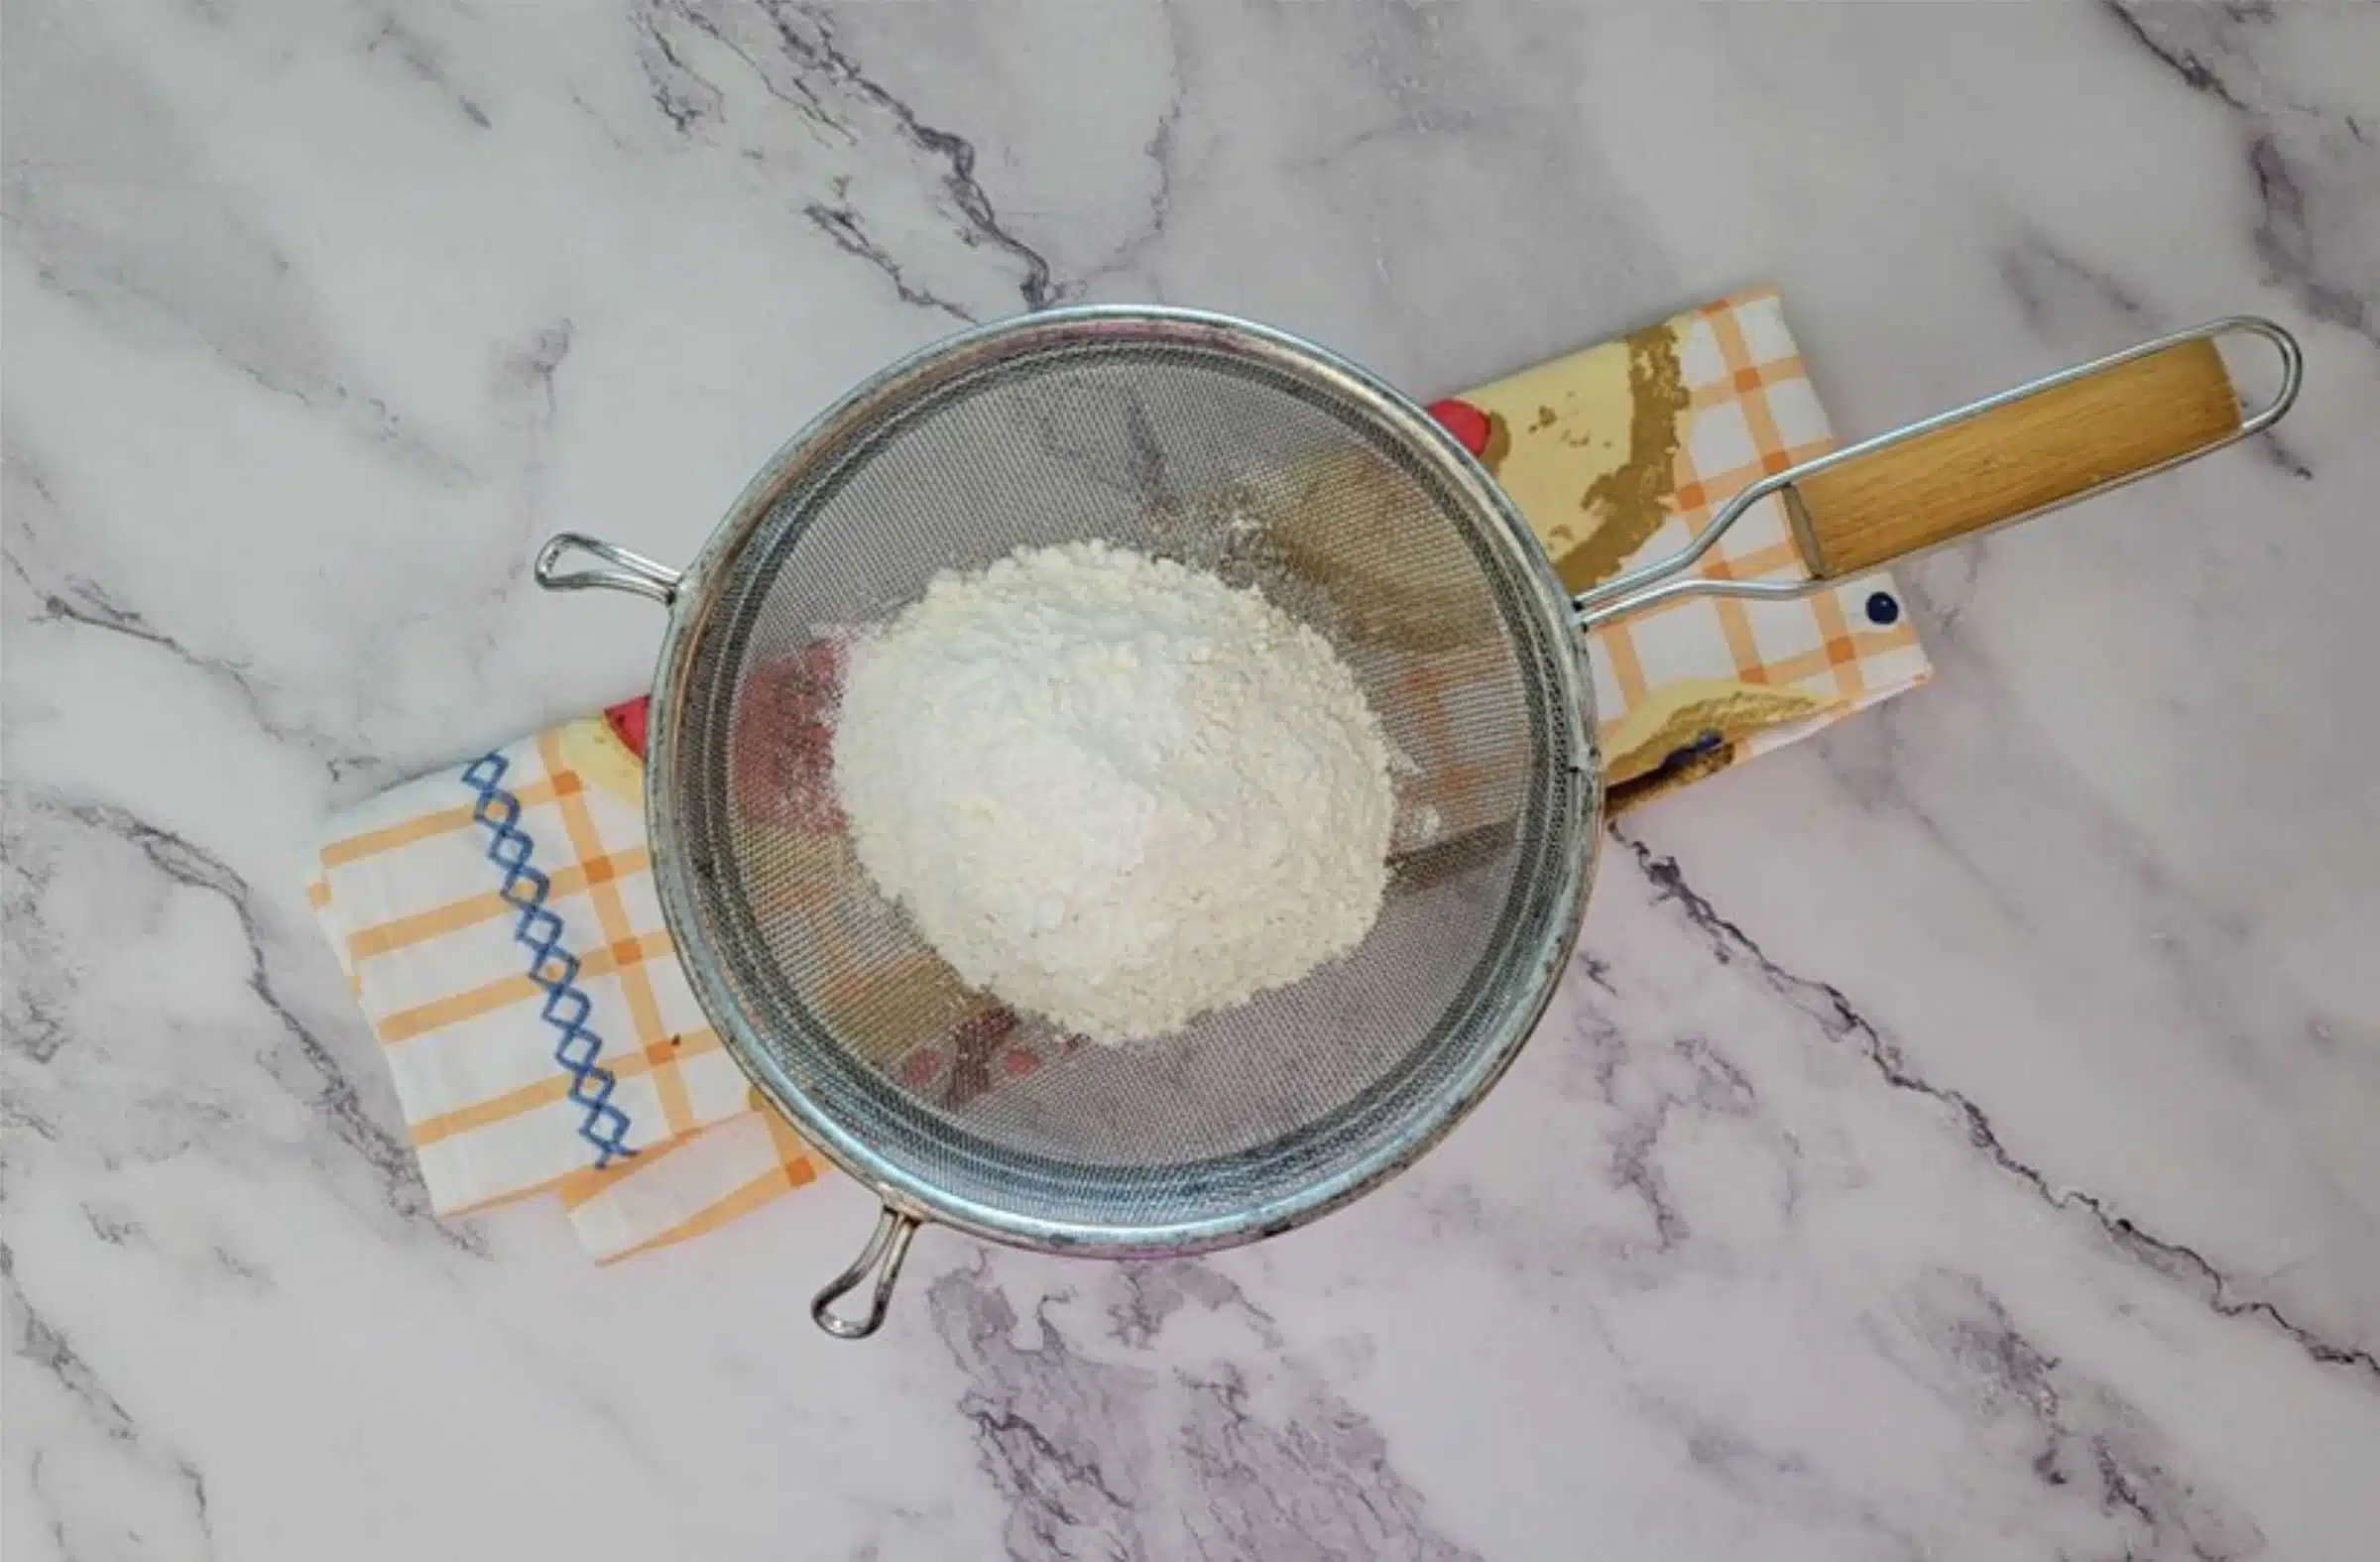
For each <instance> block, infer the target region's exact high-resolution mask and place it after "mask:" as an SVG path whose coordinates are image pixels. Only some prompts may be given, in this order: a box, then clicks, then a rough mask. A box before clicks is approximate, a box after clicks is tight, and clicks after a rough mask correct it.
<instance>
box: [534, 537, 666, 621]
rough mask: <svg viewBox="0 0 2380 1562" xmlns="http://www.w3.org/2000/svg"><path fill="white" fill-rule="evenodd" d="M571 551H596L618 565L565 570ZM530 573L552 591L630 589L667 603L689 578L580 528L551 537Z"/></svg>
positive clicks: (538, 555)
mask: <svg viewBox="0 0 2380 1562" xmlns="http://www.w3.org/2000/svg"><path fill="white" fill-rule="evenodd" d="M571 553H592V554H594V555H595V556H596V557H597V558H600V559H602V560H603V561H604V562H605V563H607V564H612V565H615V566H617V567H615V568H612V569H572V570H563V569H562V568H561V567H560V565H561V562H562V560H563V558H565V557H567V556H568V555H569V554H571ZM530 573H531V574H532V575H534V576H535V577H536V582H537V584H538V585H540V586H543V587H544V588H545V589H546V590H548V591H591V590H596V589H602V590H606V591H627V592H631V593H633V594H635V595H637V596H641V597H651V598H652V599H653V600H654V601H655V602H658V603H659V604H660V605H661V606H663V607H667V606H669V604H671V603H672V602H675V601H676V600H677V587H678V583H679V582H680V581H682V580H684V579H685V578H686V577H685V576H684V575H682V574H680V573H679V572H678V571H676V570H674V569H671V568H670V567H669V566H668V565H666V564H656V563H654V561H653V560H652V559H650V558H647V557H646V556H645V555H644V554H642V553H632V552H630V551H629V550H628V549H627V548H625V547H619V546H615V545H614V544H612V543H610V542H606V541H603V540H602V539H600V538H592V537H585V536H582V535H581V534H579V533H576V532H556V533H555V534H554V535H553V536H551V537H549V538H547V539H546V540H545V545H544V546H543V547H540V548H538V549H537V561H536V563H535V566H534V567H533V568H532V569H531V571H530Z"/></svg>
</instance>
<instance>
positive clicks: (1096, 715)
mask: <svg viewBox="0 0 2380 1562" xmlns="http://www.w3.org/2000/svg"><path fill="white" fill-rule="evenodd" d="M834 781H835V787H836V791H837V793H838V795H839V798H840V801H841V804H842V808H843V812H844V814H845V815H846V817H847V818H848V820H849V822H850V829H851V836H852V841H853V845H854V847H855V848H856V850H857V852H858V855H859V860H860V863H861V865H862V866H863V867H864V868H865V869H866V870H867V872H868V874H869V877H870V878H871V879H873V880H874V881H875V883H876V886H877V888H878V889H879V890H880V891H881V892H882V893H883V894H884V895H885V896H886V897H887V898H888V899H891V900H893V901H898V902H899V903H900V904H901V905H902V906H903V907H905V908H906V909H907V911H908V913H909V915H910V916H911V918H913V919H914V921H915V922H916V924H917V927H918V930H919V931H920V932H921V933H922V934H923V935H924V936H925V938H926V940H927V942H929V943H931V944H932V945H933V947H934V948H935V950H936V951H938V952H939V953H940V954H941V956H942V957H943V958H944V959H946V960H948V961H949V962H950V964H951V965H952V967H953V968H955V969H956V970H957V971H958V973H959V975H960V976H961V977H963V978H964V979H965V980H966V981H968V982H969V983H970V984H972V985H974V986H976V987H978V988H981V989H984V990H986V991H989V992H991V993H993V994H994V995H996V996H998V997H999V998H1001V999H1003V1000H1004V1001H1006V1002H1007V1003H1009V1004H1011V1005H1013V1006H1015V1007H1017V1008H1019V1009H1023V1010H1029V1011H1031V1012H1033V1013H1036V1014H1039V1015H1043V1016H1046V1017H1047V1018H1048V1019H1050V1020H1051V1021H1055V1022H1056V1023H1057V1024H1059V1025H1061V1026H1064V1027H1066V1028H1067V1029H1070V1030H1076V1031H1080V1032H1081V1033H1083V1034H1084V1035H1087V1036H1089V1037H1091V1038H1092V1039H1094V1040H1097V1041H1103V1042H1109V1043H1118V1042H1123V1041H1128V1040H1133V1039H1138V1038H1141V1037H1146V1036H1153V1035H1160V1034H1163V1033H1164V1032H1166V1031H1169V1030H1173V1029H1176V1028H1178V1027H1179V1026H1181V1025H1182V1024H1184V1023H1185V1022H1187V1021H1190V1020H1192V1019H1194V1018H1196V1017H1197V1016H1199V1015H1201V1014H1204V1013H1207V1012H1208V1011H1210V1010H1215V1009H1221V1008H1225V1007H1227V1006H1230V1005H1233V1004H1237V1003H1240V1002H1242V1001H1244V1000H1246V999H1248V998H1249V997H1252V996H1253V995H1255V994H1257V993H1260V992H1263V991H1265V990H1267V989H1269V988H1275V987H1280V986H1284V985H1286V984H1288V983H1290V982H1294V981H1296V980H1297V979H1298V978H1300V977H1302V976H1304V975H1305V974H1306V973H1308V972H1309V971H1312V970H1313V969H1314V968H1315V967H1316V966H1319V965H1321V964H1322V963H1323V962H1325V961H1327V960H1330V959H1332V958H1333V957H1335V956H1337V955H1340V954H1343V953H1345V952H1346V951H1348V950H1349V949H1351V948H1353V947H1354V946H1355V945H1356V944H1357V943H1358V942H1359V941H1361V940H1362V938H1363V937H1364V935H1365V934H1366V933H1367V932H1368V931H1369V929H1370V927H1371V924H1372V920H1373V918H1374V917H1375V916H1376V915H1377V914H1378V912H1379V907H1380V898H1381V896H1382V894H1383V892H1384V891H1385V889H1386V886H1387V880H1388V870H1387V866H1386V857H1387V852H1388V844H1389V833H1390V829H1391V827H1392V824H1393V818H1394V812H1395V803H1394V797H1393V794H1392V790H1391V786H1390V781H1389V775H1388V748H1387V744H1386V742H1385V741H1384V740H1383V738H1382V736H1381V733H1380V727H1379V723H1378V721H1377V720H1376V719H1375V718H1374V716H1373V715H1372V712H1371V709H1370V707H1369V706H1368V705H1367V704H1366V703H1365V699H1364V694H1363V690H1362V689H1361V688H1360V687H1359V686H1358V684H1357V682H1356V678H1355V675H1354V674H1353V673H1352V672H1351V671H1349V669H1348V667H1347V665H1346V663H1345V662H1343V661H1340V659H1339V657H1338V655H1337V654H1336V653H1335V652H1333V651H1332V649H1331V647H1330V645H1329V643H1328V642H1326V641H1325V640H1324V639H1323V638H1322V637H1321V636H1320V635H1318V634H1316V633H1315V632H1314V631H1313V630H1311V629H1308V628H1307V627H1305V626H1304V625H1302V624H1300V623H1298V622H1297V621H1296V620H1294V619H1292V618H1290V617H1289V616H1288V615H1287V614H1285V613H1283V612H1281V611H1280V610H1279V609H1277V608H1275V607H1273V606H1272V605H1271V604H1269V603H1267V602H1266V601H1265V600H1264V599H1263V597H1262V596H1260V595H1259V594H1257V593H1256V592H1254V591H1252V590H1239V589H1234V588H1233V587H1231V586H1228V585H1226V584H1224V583H1223V582H1222V581H1221V580H1218V579H1217V578H1215V577H1214V576H1213V575H1210V574H1206V573H1204V572H1202V571H1199V570H1195V569H1190V568H1186V567H1184V566H1183V565H1180V564H1177V563H1172V562H1170V561H1166V560H1162V559H1153V558H1149V557H1146V556H1144V555H1142V554H1139V553H1134V552H1130V551H1129V550H1126V549H1122V548H1115V547H1110V546H1108V545H1106V544H1104V543H1098V542H1083V543H1074V544H1069V545H1066V546H1061V547H1046V548H1037V549H1028V550H1024V551H1019V552H1017V553H1014V554H1011V556H1009V557H1008V558H1005V559H1003V560H1001V561H1000V562H999V563H997V564H994V565H993V566H992V567H991V568H989V569H987V570H984V571H982V572H980V573H977V574H971V575H957V574H944V575H941V576H938V577H937V578H936V579H935V580H934V581H933V582H932V584H931V585H929V586H928V587H927V589H926V592H925V595H924V596H923V597H922V598H921V599H920V600H918V601H917V602H915V603H913V604H911V605H910V606H909V607H908V608H907V609H905V610H904V611H902V612H901V613H900V614H899V615H898V616H897V617H895V618H894V619H893V620H892V622H891V623H890V624H888V625H887V626H885V627H884V628H883V629H882V630H880V631H879V632H877V633H875V634H873V635H871V636H868V637H866V638H864V639H862V640H861V641H860V642H858V643H857V644H856V645H854V646H853V647H852V648H851V649H850V652H849V665H848V667H847V668H846V671H845V678H844V689H843V706H842V714H841V717H840V721H839V724H838V726H837V729H836V734H835V738H834Z"/></svg>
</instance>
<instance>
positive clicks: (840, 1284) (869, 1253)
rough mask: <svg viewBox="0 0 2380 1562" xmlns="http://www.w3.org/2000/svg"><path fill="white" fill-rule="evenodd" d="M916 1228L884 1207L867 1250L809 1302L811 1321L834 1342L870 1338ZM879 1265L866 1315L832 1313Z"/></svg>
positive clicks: (914, 1222) (911, 1218) (880, 1321)
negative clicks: (874, 1287)
mask: <svg viewBox="0 0 2380 1562" xmlns="http://www.w3.org/2000/svg"><path fill="white" fill-rule="evenodd" d="M920 1224H922V1223H921V1222H920V1221H919V1220H918V1219H917V1217H916V1216H914V1215H904V1214H902V1213H901V1212H900V1211H898V1210H896V1209H894V1208H892V1206H891V1205H890V1204H888V1205H886V1206H885V1212H884V1213H883V1214H882V1215H880V1216H878V1217H877V1221H876V1230H875V1232H874V1233H873V1234H871V1235H870V1236H869V1238H868V1246H867V1247H865V1248H862V1249H861V1250H860V1256H859V1257H858V1258H856V1259H854V1260H852V1261H851V1267H850V1268H848V1269H845V1270H844V1271H843V1272H842V1273H840V1274H838V1275H836V1276H835V1277H834V1278H833V1279H831V1280H829V1281H827V1282H826V1289H824V1290H822V1291H820V1292H819V1293H818V1294H817V1296H816V1297H814V1298H813V1299H812V1300H811V1302H810V1319H811V1321H812V1322H814V1323H816V1324H817V1325H818V1327H819V1328H821V1329H824V1330H825V1331H826V1332H827V1333H829V1334H831V1335H833V1336H834V1337H835V1338H836V1339H838V1340H865V1339H866V1338H868V1336H870V1335H872V1334H874V1333H875V1332H876V1331H877V1329H878V1327H879V1326H880V1325H882V1324H883V1323H884V1321H885V1309H886V1308H887V1307H888V1306H889V1305H891V1303H892V1282H893V1281H895V1280H897V1279H899V1278H900V1261H901V1260H903V1259H905V1258H907V1257H908V1256H909V1239H910V1238H912V1237H914V1236H916V1235H917V1228H918V1226H919V1225H920ZM880 1262H881V1263H882V1264H883V1265H884V1268H883V1269H882V1270H881V1271H880V1272H879V1273H878V1274H877V1276H876V1289H875V1290H874V1291H872V1292H870V1293H869V1297H868V1311H867V1312H866V1313H865V1314H863V1315H862V1316H860V1317H857V1318H847V1317H845V1316H843V1315H842V1314H841V1313H838V1312H836V1311H835V1303H837V1302H839V1301H841V1300H842V1299H843V1298H844V1297H846V1296H848V1295H850V1294H851V1293H852V1292H853V1291H855V1290H857V1289H859V1286H860V1282H861V1281H862V1280H864V1279H866V1278H867V1277H868V1271H869V1270H870V1269H873V1268H876V1266H877V1265H878V1264H879V1263H880Z"/></svg>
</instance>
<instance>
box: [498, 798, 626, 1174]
mask: <svg viewBox="0 0 2380 1562" xmlns="http://www.w3.org/2000/svg"><path fill="white" fill-rule="evenodd" d="M512 768H513V766H512V762H511V761H510V760H508V759H506V758H505V757H504V756H503V755H501V754H484V755H482V756H480V757H479V758H478V759H476V760H474V761H472V762H471V764H470V766H469V768H468V769H466V770H465V771H464V772H463V784H464V785H466V786H468V787H470V788H471V789H472V790H473V791H476V792H478V793H479V800H478V801H477V802H475V803H473V804H472V805H471V817H472V818H474V819H477V820H478V821H479V822H480V823H482V824H484V825H486V826H487V827H488V861H490V862H492V863H494V864H495V865H496V866H497V867H499V868H501V869H503V870H504V885H503V888H501V889H500V890H498V891H497V892H496V893H497V894H499V895H501V896H503V897H504V900H505V903H506V904H508V905H511V906H513V907H514V908H516V909H517V910H519V911H520V913H521V920H520V921H519V922H518V923H516V924H515V925H514V927H513V942H515V943H517V944H520V945H522V946H523V947H524V948H526V949H528V950H529V979H530V980H531V981H533V982H535V983H536V984H537V986H538V987H540V988H543V989H544V991H545V1004H544V1007H543V1008H542V1009H541V1010H540V1011H539V1013H541V1014H542V1015H543V1016H544V1017H545V1022H546V1023H547V1024H549V1025H551V1026H553V1028H554V1029H555V1030H557V1031H559V1032H560V1033H561V1039H560V1040H559V1041H557V1042H555V1043H554V1048H553V1060H554V1061H555V1062H556V1063H559V1064H561V1065H562V1070H563V1072H565V1073H567V1074H568V1075H569V1076H570V1099H571V1100H573V1101H575V1102H577V1103H578V1105H579V1107H580V1109H581V1110H582V1111H584V1112H585V1114H586V1120H585V1121H584V1122H582V1123H581V1124H579V1126H578V1137H579V1138H581V1139H583V1140H585V1141H587V1142H588V1143H590V1144H592V1145H594V1146H595V1168H596V1169H597V1170H598V1171H600V1170H602V1169H603V1168H604V1167H605V1166H608V1165H610V1164H611V1163H612V1161H613V1160H615V1159H616V1158H618V1157H620V1156H622V1155H633V1154H635V1153H636V1151H635V1150H633V1149H631V1148H629V1147H628V1143H627V1140H628V1114H627V1113H625V1112H623V1111H621V1110H620V1109H619V1108H618V1107H615V1106H613V1105H612V1087H613V1085H614V1084H616V1083H617V1082H618V1081H617V1080H616V1079H615V1078H614V1077H613V1075H612V1071H611V1070H610V1069H608V1068H605V1067H603V1066H602V1065H601V1064H599V1063H597V1062H596V1059H597V1058H599V1057H601V1056H602V1055H603V1038H602V1037H601V1036H599V1035H597V1034H596V1033H595V1032H594V1031H592V1030H589V1029H588V1028H587V1016H588V1015H589V1014H590V1013H591V1012H592V1011H593V1010H594V1007H595V1006H594V1005H593V1004H592V1003H591V1002H589V1000H588V998H587V995H586V994H585V992H583V991H582V990H581V989H580V988H579V986H578V956H576V955H574V954H572V953H571V952H570V951H569V950H567V949H564V948H563V947H562V919H561V918H560V917H559V916H556V915H555V914H554V913H553V912H551V911H549V910H547V909H545V896H546V892H547V891H549V890H550V889H552V882H551V881H550V880H548V879H547V878H546V877H545V875H544V874H542V873H540V872H539V871H538V870H537V869H535V867H532V866H531V865H530V861H529V859H530V855H531V853H532V852H534V851H535V842H533V841H531V839H530V838H529V832H528V831H526V830H523V829H521V828H520V827H519V825H520V819H521V799H520V798H519V797H516V796H514V795H513V794H512V793H511V792H509V791H507V790H505V787H504V773H505V772H507V771H509V770H511V769H512Z"/></svg>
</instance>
